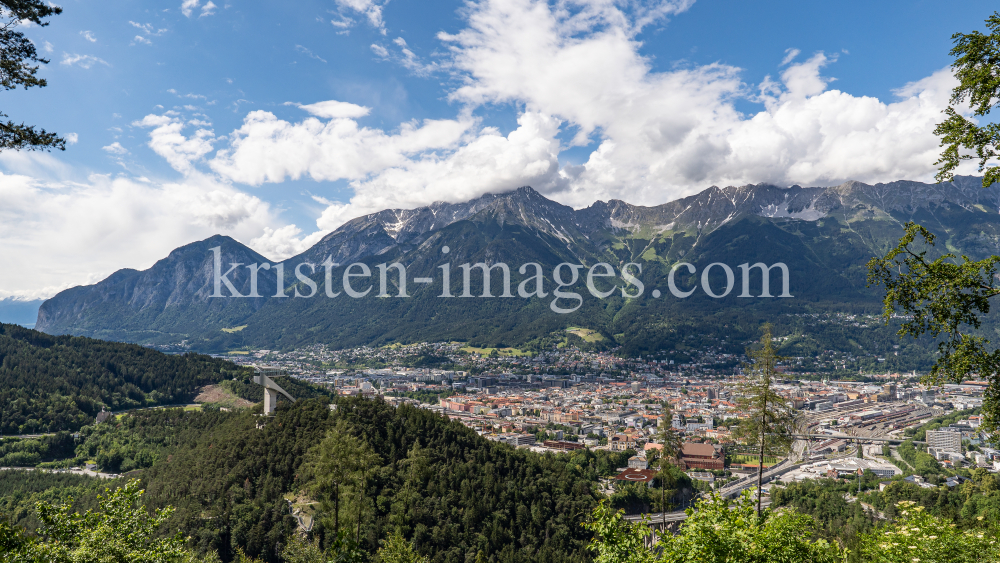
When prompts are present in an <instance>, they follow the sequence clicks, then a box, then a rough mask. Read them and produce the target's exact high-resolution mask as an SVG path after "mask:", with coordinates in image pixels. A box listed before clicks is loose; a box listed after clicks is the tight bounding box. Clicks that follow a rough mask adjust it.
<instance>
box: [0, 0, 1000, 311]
mask: <svg viewBox="0 0 1000 563" xmlns="http://www.w3.org/2000/svg"><path fill="white" fill-rule="evenodd" d="M62 6H63V8H64V12H63V14H62V15H59V16H56V17H53V18H51V25H50V26H49V27H46V28H41V29H40V28H37V27H33V28H28V29H27V30H26V33H27V34H28V35H29V36H30V37H31V39H32V40H33V41H34V42H35V43H36V45H38V47H39V49H40V50H41V51H42V52H43V53H44V54H45V55H46V56H48V57H49V58H50V59H51V61H52V62H51V63H50V64H49V65H47V67H45V68H44V69H43V70H42V74H43V75H44V76H45V78H47V79H48V81H49V86H48V87H46V88H43V89H40V90H39V89H33V90H29V91H10V92H5V93H4V94H3V96H5V99H6V102H5V103H4V105H3V111H4V112H5V113H7V114H9V115H10V116H11V118H12V119H16V120H19V121H20V120H23V121H25V122H27V123H32V124H36V125H39V126H42V127H45V128H47V129H49V130H55V131H58V132H60V133H62V134H64V135H68V136H69V138H70V139H71V140H72V141H74V142H73V143H72V144H70V145H69V146H68V148H67V150H66V151H65V152H58V153H49V154H41V153H4V154H0V173H2V176H0V240H2V241H3V247H2V248H3V250H0V253H2V254H3V255H4V256H3V259H4V262H5V263H6V264H7V265H8V268H6V273H0V298H3V297H11V296H17V297H21V298H38V297H48V296H50V295H52V294H53V293H54V292H56V291H58V290H60V289H63V288H65V287H69V286H72V285H78V284H82V283H93V282H95V281H98V280H100V279H103V278H104V277H106V276H107V275H109V274H110V273H112V272H113V271H115V270H117V269H119V268H123V267H133V268H146V267H149V266H150V265H151V264H152V263H153V262H154V261H155V260H157V259H159V258H162V257H163V256H165V255H166V254H167V253H168V252H169V251H170V250H171V249H173V248H175V247H177V246H180V245H182V244H186V243H188V242H192V241H194V240H199V239H202V238H205V237H207V236H210V235H211V234H214V233H217V232H221V233H225V234H229V235H232V236H234V237H236V238H237V239H239V240H241V241H243V242H244V243H246V244H249V245H251V246H253V247H254V248H255V249H257V250H259V251H261V252H263V253H264V254H265V255H268V256H270V257H273V258H283V257H286V256H289V255H291V254H294V253H296V252H298V251H301V250H302V249H304V248H306V247H308V246H309V245H310V244H312V243H314V242H315V241H316V240H318V239H319V238H320V237H322V236H323V234H325V233H327V232H329V231H330V230H332V229H334V228H336V227H337V226H338V225H339V224H341V223H343V222H344V221H345V220H347V219H350V218H351V217H354V216H357V215H360V214H363V213H369V212H372V211H376V210H379V209H383V208H388V207H404V208H405V207H416V206H419V205H425V204H427V203H430V202H432V201H436V200H450V201H460V200H465V199H469V198H471V197H476V196H478V195H481V194H482V193H486V192H489V191H505V190H508V189H513V188H516V187H518V186H520V185H525V184H530V185H533V186H534V187H536V189H539V190H540V191H542V192H543V193H545V194H547V195H548V196H549V197H551V198H553V199H556V200H558V201H561V202H563V203H566V204H568V205H573V206H576V207H581V206H586V205H588V204H590V203H591V202H593V201H594V200H597V199H609V198H619V199H624V200H626V201H629V202H632V203H637V204H657V203H662V202H665V201H669V200H672V199H675V198H677V197H681V196H685V195H689V194H692V193H696V192H697V191H700V190H701V189H704V188H706V187H708V186H710V185H712V184H718V185H728V184H741V183H748V182H761V181H768V182H774V183H778V184H785V185H790V184H792V183H799V184H803V185H832V184H837V183H840V182H843V181H845V180H848V179H855V180H860V181H867V182H877V181H889V180H895V179H902V178H906V179H916V180H929V179H930V178H932V177H933V161H934V159H935V155H936V150H937V140H936V139H935V138H934V136H933V135H932V134H931V133H930V131H931V129H933V125H934V123H935V122H936V121H938V120H939V116H940V111H941V109H943V108H944V107H945V106H946V104H947V98H948V94H949V90H950V88H951V87H952V86H953V78H952V77H951V75H950V73H949V72H948V70H947V67H948V65H949V63H950V62H951V61H950V58H949V57H948V50H949V49H950V47H951V39H950V36H951V34H952V33H954V32H956V31H970V30H972V29H983V28H984V26H983V20H984V19H985V18H986V17H987V16H988V15H989V14H990V13H991V12H992V10H993V6H992V5H990V4H988V3H987V2H980V1H967V2H962V3H943V2H930V1H914V2H892V1H882V2H848V1H845V2H838V3H817V2H801V1H799V2H790V1H789V2H785V1H782V2H777V1H773V2H746V1H735V0H725V1H723V0H718V1H712V0H699V1H689V0H665V1H656V0H652V1H642V0H633V1H629V2H616V1H614V0H575V1H567V2H548V3H546V2H539V1H533V0H479V1H476V2H468V3H462V2H445V1H432V2H429V1H426V0H425V1H419V2H418V1H414V0H392V1H391V2H387V3H386V2H383V1H381V0H326V1H319V0H302V1H299V2H277V1H270V2H242V1H239V0H229V1H227V0H218V1H217V2H216V0H212V1H211V2H207V1H206V0H170V1H169V2H137V1H122V0H104V1H102V2H96V1H93V0H70V1H68V2H64V3H63V4H62Z"/></svg>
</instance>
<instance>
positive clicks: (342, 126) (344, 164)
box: [209, 101, 472, 185]
mask: <svg viewBox="0 0 1000 563" xmlns="http://www.w3.org/2000/svg"><path fill="white" fill-rule="evenodd" d="M301 107H302V109H305V110H307V111H309V112H310V113H313V114H314V115H320V116H323V117H328V118H330V121H328V122H323V121H320V120H319V119H316V118H308V119H305V120H304V121H302V122H299V123H294V124H293V123H289V122H287V121H284V120H281V119H278V118H277V117H276V116H275V115H274V114H272V113H270V112H267V111H262V110H258V111H253V112H250V113H249V114H248V115H247V117H246V118H245V119H244V121H243V126H242V127H240V128H239V129H237V130H236V131H234V132H233V134H232V135H230V136H229V137H230V139H231V146H230V148H227V149H223V150H220V151H219V152H218V153H217V154H216V156H215V158H214V159H212V160H211V161H210V163H209V164H210V166H211V168H212V170H214V171H216V172H217V173H219V174H220V175H222V176H223V177H225V178H228V179H230V180H233V181H236V182H241V183H244V184H251V185H258V184H262V183H264V182H281V181H284V179H285V178H292V179H298V178H300V177H302V176H303V175H308V176H310V177H311V178H312V179H314V180H318V181H323V180H338V179H352V180H353V179H363V178H365V177H366V176H367V175H369V174H372V173H376V172H379V171H382V170H385V169H386V168H389V167H392V166H398V165H401V164H403V163H404V162H405V161H406V160H407V158H408V157H409V156H410V155H418V154H422V153H424V152H426V151H433V150H436V149H446V148H454V147H456V146H457V144H458V142H459V141H460V139H461V138H462V136H463V135H464V134H465V132H466V131H467V130H468V129H469V127H471V126H472V122H471V121H469V120H447V119H446V120H426V121H424V122H423V123H422V124H417V123H403V124H402V125H401V126H400V128H399V131H398V132H396V133H391V134H387V133H385V132H384V131H382V130H380V129H369V128H366V127H361V126H359V125H358V123H357V121H355V120H354V119H351V118H350V117H349V116H352V117H359V116H361V115H364V114H366V113H367V108H363V107H361V106H357V105H354V104H346V103H342V102H336V101H328V102H321V103H318V104H311V105H309V106H301Z"/></svg>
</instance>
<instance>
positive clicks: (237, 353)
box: [226, 350, 250, 356]
mask: <svg viewBox="0 0 1000 563" xmlns="http://www.w3.org/2000/svg"><path fill="white" fill-rule="evenodd" d="M226 353H227V354H229V355H230V356H246V355H248V354H250V352H247V351H246V350H230V351H229V352H226Z"/></svg>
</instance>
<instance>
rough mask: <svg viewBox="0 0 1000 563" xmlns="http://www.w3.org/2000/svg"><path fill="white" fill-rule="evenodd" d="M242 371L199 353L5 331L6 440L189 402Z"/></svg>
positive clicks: (0, 358)
mask: <svg viewBox="0 0 1000 563" xmlns="http://www.w3.org/2000/svg"><path fill="white" fill-rule="evenodd" d="M239 371H240V369H239V368H237V366H235V365H234V364H232V363H230V362H226V361H223V360H216V359H213V358H210V357H208V356H202V355H198V354H185V355H183V356H171V355H166V354H163V353H160V352H156V351H154V350H150V349H148V348H143V347H142V346H137V345H133V344H121V343H117V342H105V341H101V340H93V339H90V338H82V337H70V336H50V335H48V334H44V333H41V332H37V331H34V330H29V329H26V328H23V327H20V326H18V325H9V324H0V434H30V433H39V432H56V431H59V430H76V429H78V428H80V427H81V426H83V425H85V424H89V423H91V422H93V420H94V416H95V415H96V414H97V413H99V412H100V411H101V408H102V407H103V408H106V409H108V410H121V409H128V408H135V407H143V406H152V405H161V404H173V403H180V402H186V401H190V400H191V399H192V398H193V397H194V395H195V390H196V389H197V388H198V387H199V386H202V385H206V384H209V383H216V382H218V381H220V380H222V379H225V378H228V377H233V375H234V374H236V373H238V372H239Z"/></svg>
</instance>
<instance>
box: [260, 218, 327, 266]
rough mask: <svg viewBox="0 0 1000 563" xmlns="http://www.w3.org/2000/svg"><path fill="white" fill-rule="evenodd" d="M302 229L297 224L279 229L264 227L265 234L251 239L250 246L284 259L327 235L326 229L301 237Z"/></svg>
mask: <svg viewBox="0 0 1000 563" xmlns="http://www.w3.org/2000/svg"><path fill="white" fill-rule="evenodd" d="M301 234H302V229H300V228H298V227H297V226H295V225H286V226H284V227H281V228H278V229H272V228H270V227H264V234H262V235H260V236H259V237H256V238H254V239H253V240H251V241H250V246H251V247H252V248H253V249H254V250H256V251H257V252H260V253H261V254H263V255H264V256H267V257H268V258H274V259H275V260H284V259H286V258H291V257H292V256H295V255H296V254H300V253H302V252H305V251H306V250H308V249H309V247H311V246H312V245H314V244H316V243H317V242H319V241H320V239H322V238H323V236H325V235H326V232H325V231H316V232H315V233H313V234H311V235H309V236H306V237H300V236H299V235H301Z"/></svg>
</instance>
